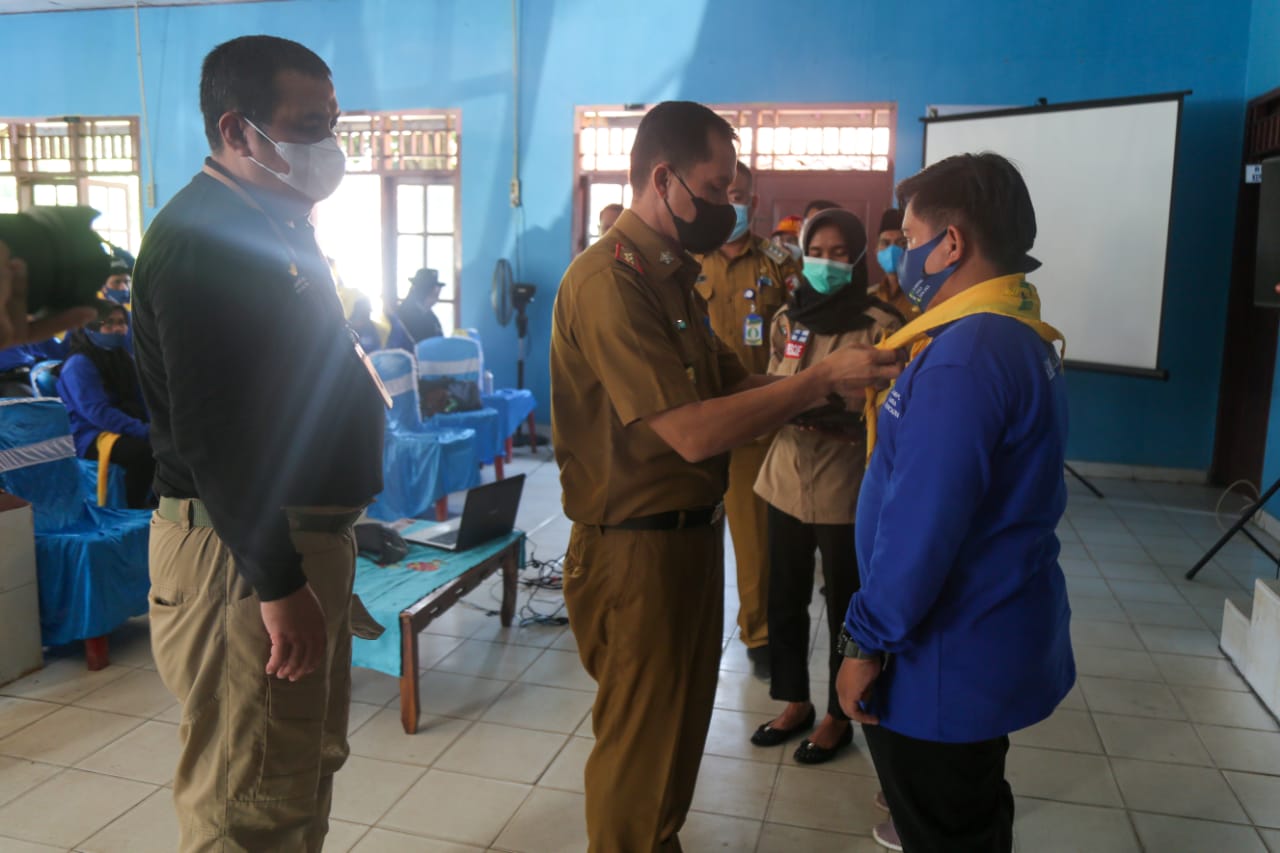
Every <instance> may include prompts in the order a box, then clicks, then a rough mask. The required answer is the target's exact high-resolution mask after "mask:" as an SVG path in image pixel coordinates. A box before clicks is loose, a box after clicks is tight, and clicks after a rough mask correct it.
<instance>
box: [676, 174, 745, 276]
mask: <svg viewBox="0 0 1280 853" xmlns="http://www.w3.org/2000/svg"><path fill="white" fill-rule="evenodd" d="M671 174H673V175H675V177H676V180H677V181H679V182H680V186H682V187H684V191H685V192H687V193H688V194H689V198H691V199H693V211H694V213H693V219H692V220H688V219H681V218H680V217H679V216H676V213H675V211H674V210H672V209H671V202H669V201H667V199H666V196H663V198H662V203H663V204H665V205H666V206H667V212H668V213H670V214H671V218H672V220H673V221H674V222H675V224H676V237H678V238H679V240H680V245H681V246H684V248H685V249H687V250H688V251H690V252H693V253H695V254H698V255H701V254H705V253H707V252H711V251H714V250H716V249H718V248H720V247H721V246H723V245H724V241H725V240H728V239H729V235H730V234H732V233H733V226H734V225H735V224H736V223H737V221H738V216H737V214H736V213H734V210H733V205H731V204H712V203H711V202H709V201H707V200H706V199H704V198H701V197H699V196H696V195H694V194H693V190H691V189H689V185H688V184H686V183H685V182H684V178H682V177H680V176H679V175H676V173H675V172H674V171H673V172H672V173H671Z"/></svg>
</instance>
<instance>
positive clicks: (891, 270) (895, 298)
mask: <svg viewBox="0 0 1280 853" xmlns="http://www.w3.org/2000/svg"><path fill="white" fill-rule="evenodd" d="M906 253H907V238H906V237H904V236H902V211H901V210H895V209H893V208H890V209H889V210H886V211H885V212H884V214H883V215H882V216H881V217H880V239H879V240H877V241H876V263H877V264H879V265H880V269H882V270H884V278H883V279H881V280H880V283H879V284H877V285H876V286H875V287H873V288H871V293H872V295H873V296H875V297H876V298H877V299H879V300H880V301H881V302H887V303H889V304H890V305H892V306H893V307H894V308H896V309H898V313H899V314H901V315H902V316H903V317H904V318H905V319H907V320H910V319H912V318H913V317H915V316H916V315H917V314H919V313H920V309H918V308H916V306H914V305H912V304H911V300H909V299H907V296H906V294H905V293H903V292H902V288H901V287H899V286H898V265H899V264H900V263H902V256H903V255H905V254H906Z"/></svg>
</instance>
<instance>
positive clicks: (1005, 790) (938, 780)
mask: <svg viewBox="0 0 1280 853" xmlns="http://www.w3.org/2000/svg"><path fill="white" fill-rule="evenodd" d="M862 733H863V734H864V735H866V738H867V745H868V746H869V747H871V759H872V761H874V762H875V765H876V773H877V775H879V777H880V787H881V788H882V789H883V790H884V796H885V799H886V800H887V801H888V803H889V810H890V811H891V812H893V823H894V826H895V827H896V828H897V830H898V837H899V838H901V839H902V849H903V851H904V853H1011V851H1012V850H1013V790H1012V789H1011V788H1010V787H1009V783H1008V782H1006V781H1005V778H1004V760H1005V755H1006V754H1007V753H1008V752H1009V738H1008V737H999V738H996V739H994V740H984V741H977V742H976V743H938V742H936V741H928V740H916V739H915V738H910V737H907V736H906V735H901V734H897V733H896V732H891V731H889V730H888V729H886V728H884V727H882V726H863V727H862Z"/></svg>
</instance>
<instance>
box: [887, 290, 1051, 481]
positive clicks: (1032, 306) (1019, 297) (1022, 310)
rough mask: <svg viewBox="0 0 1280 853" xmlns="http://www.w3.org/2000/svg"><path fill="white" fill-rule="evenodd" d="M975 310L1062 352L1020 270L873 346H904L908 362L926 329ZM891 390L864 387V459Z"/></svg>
mask: <svg viewBox="0 0 1280 853" xmlns="http://www.w3.org/2000/svg"><path fill="white" fill-rule="evenodd" d="M975 314H999V315H1000V316H1002V317H1012V318H1013V319H1015V320H1017V321H1018V322H1019V323H1023V324H1025V325H1027V326H1030V327H1031V328H1032V329H1034V330H1035V332H1036V334H1038V335H1039V336H1040V338H1041V339H1042V340H1043V341H1044V342H1045V343H1049V344H1052V343H1054V342H1057V341H1061V342H1062V352H1061V354H1060V355H1061V356H1065V355H1066V352H1067V341H1066V338H1064V337H1063V336H1062V332H1059V331H1058V330H1057V329H1055V328H1054V327H1053V326H1050V325H1049V324H1048V323H1046V322H1044V321H1043V320H1041V319H1040V294H1038V293H1037V292H1036V288H1035V285H1033V284H1031V283H1030V282H1028V281H1027V280H1026V278H1025V277H1024V276H1023V275H1022V274H1021V273H1019V274H1016V275H1005V276H1000V277H999V278H993V279H988V280H987V281H984V282H982V283H980V284H975V285H974V286H973V287H970V288H969V289H968V290H965V291H962V292H960V293H958V294H956V295H955V296H953V297H951V298H950V299H948V300H947V301H946V302H944V303H942V304H941V305H939V306H938V307H937V308H934V309H933V310H931V311H927V312H926V313H924V314H921V315H920V316H919V317H916V318H915V319H914V320H912V321H911V322H910V323H908V324H907V325H905V326H903V327H902V328H901V329H899V330H898V331H896V332H894V333H893V334H892V335H890V336H889V337H887V338H885V339H884V340H882V341H880V342H879V343H877V344H876V346H877V347H879V348H880V349H890V350H897V349H906V350H907V352H908V358H907V363H908V364H909V363H910V362H911V360H912V359H914V358H915V357H916V356H918V355H919V354H920V352H921V351H922V350H923V349H924V348H925V347H927V346H928V345H929V344H930V343H931V342H932V341H933V338H931V337H929V332H931V331H933V330H934V329H936V328H938V327H939V326H945V325H947V324H948V323H954V322H955V321H956V320H959V319H961V318H962V317H972V316H973V315H975ZM891 390H893V385H892V384H890V385H889V387H888V388H886V389H884V390H883V391H876V389H875V388H868V389H867V406H866V410H865V412H866V419H867V459H868V460H870V459H871V451H872V450H874V449H875V446H876V416H877V414H878V413H879V411H880V407H881V406H882V405H884V401H885V399H886V398H888V396H889V392H890V391H891Z"/></svg>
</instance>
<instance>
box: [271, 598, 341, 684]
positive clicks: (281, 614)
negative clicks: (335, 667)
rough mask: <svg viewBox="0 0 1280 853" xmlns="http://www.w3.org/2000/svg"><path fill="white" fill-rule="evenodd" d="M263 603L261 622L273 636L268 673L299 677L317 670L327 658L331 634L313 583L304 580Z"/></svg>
mask: <svg viewBox="0 0 1280 853" xmlns="http://www.w3.org/2000/svg"><path fill="white" fill-rule="evenodd" d="M261 607H262V624H263V625H265V626H266V628H267V633H268V634H269V635H270V636H271V659H270V660H269V661H267V675H274V676H275V677H277V678H287V679H288V680H289V681H297V680H298V679H299V678H302V677H303V676H304V675H309V674H310V673H312V672H315V671H316V668H317V667H319V666H320V664H321V663H323V662H324V654H325V645H326V643H327V642H328V634H327V632H326V631H325V625H324V610H323V609H322V608H321V607H320V599H318V598H316V594H315V591H314V590H312V589H311V584H303V585H302V586H301V587H300V588H299V589H297V590H296V591H294V592H292V593H290V594H289V595H286V596H285V597H284V598H277V599H276V600H275V601H264V602H262V604H261Z"/></svg>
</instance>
